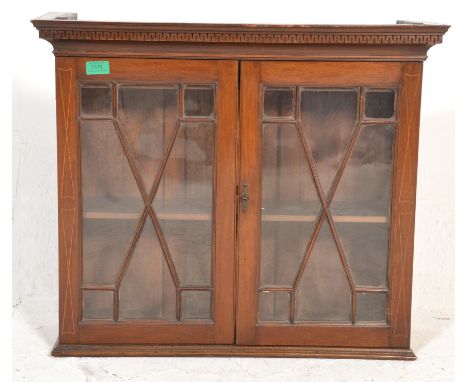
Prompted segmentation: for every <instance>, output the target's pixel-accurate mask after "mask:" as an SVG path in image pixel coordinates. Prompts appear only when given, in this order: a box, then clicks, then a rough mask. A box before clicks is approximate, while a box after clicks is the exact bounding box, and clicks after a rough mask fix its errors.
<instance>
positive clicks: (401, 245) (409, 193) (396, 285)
mask: <svg viewBox="0 0 468 382" xmlns="http://www.w3.org/2000/svg"><path fill="white" fill-rule="evenodd" d="M421 81H422V63H408V64H405V65H404V66H403V70H402V78H401V87H400V97H399V105H398V112H399V120H400V123H399V126H398V131H397V137H396V146H395V147H396V150H395V151H396V152H395V154H396V157H395V178H394V179H395V181H394V188H393V202H392V227H391V244H390V245H391V259H390V264H389V266H390V269H389V285H390V325H391V345H392V346H394V347H403V348H408V347H409V345H410V331H411V288H412V271H413V243H414V214H415V203H416V175H417V159H418V137H419V115H420V101H421Z"/></svg>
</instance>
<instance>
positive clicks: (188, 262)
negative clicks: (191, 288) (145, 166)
mask: <svg viewBox="0 0 468 382" xmlns="http://www.w3.org/2000/svg"><path fill="white" fill-rule="evenodd" d="M213 170H214V125H213V124H210V123H198V124H182V125H181V127H180V131H179V133H178V136H177V138H176V141H175V142H174V146H173V148H172V151H171V154H170V157H169V160H168V162H167V165H166V168H165V170H164V173H163V178H162V180H161V184H160V186H159V188H158V191H157V194H156V198H155V200H154V202H153V206H154V208H155V211H156V215H157V216H158V219H159V222H160V224H161V227H162V230H163V232H164V237H165V239H166V242H167V245H168V247H169V251H170V253H171V256H172V259H173V261H174V264H175V266H176V269H177V273H178V275H179V278H180V281H181V284H182V285H183V286H187V285H197V286H210V285H211V261H212V260H211V259H212V254H211V251H212V250H211V248H212V244H211V242H212V238H213V236H212V209H213V207H212V204H213Z"/></svg>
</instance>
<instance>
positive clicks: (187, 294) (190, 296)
mask: <svg viewBox="0 0 468 382" xmlns="http://www.w3.org/2000/svg"><path fill="white" fill-rule="evenodd" d="M181 296H182V319H183V320H187V319H207V320H209V319H211V292H209V291H198V290H197V291H195V290H190V291H188V290H186V291H182V292H181Z"/></svg>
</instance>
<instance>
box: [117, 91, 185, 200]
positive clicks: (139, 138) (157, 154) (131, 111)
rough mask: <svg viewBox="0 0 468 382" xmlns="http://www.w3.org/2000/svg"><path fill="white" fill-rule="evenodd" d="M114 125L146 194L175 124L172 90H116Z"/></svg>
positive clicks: (174, 97) (174, 103)
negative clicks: (131, 159) (122, 137)
mask: <svg viewBox="0 0 468 382" xmlns="http://www.w3.org/2000/svg"><path fill="white" fill-rule="evenodd" d="M118 89H119V90H118V92H119V107H118V121H119V126H120V128H121V130H122V132H123V134H124V136H125V140H126V142H127V144H128V146H129V149H130V151H131V154H132V157H133V159H134V160H135V162H136V166H137V168H138V171H139V173H140V175H141V177H142V180H143V184H144V186H145V190H146V192H147V193H149V191H150V190H151V187H152V185H153V182H154V179H155V177H156V174H157V172H158V170H159V167H160V165H161V161H162V159H163V156H164V153H165V151H166V149H167V145H168V144H169V141H170V139H171V136H172V133H173V131H174V128H175V125H176V121H177V98H178V96H177V93H178V91H177V88H176V87H166V88H163V87H130V86H120V87H119V88H118Z"/></svg>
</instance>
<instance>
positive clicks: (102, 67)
mask: <svg viewBox="0 0 468 382" xmlns="http://www.w3.org/2000/svg"><path fill="white" fill-rule="evenodd" d="M86 74H88V75H93V74H110V65H109V61H86Z"/></svg>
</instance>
